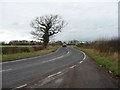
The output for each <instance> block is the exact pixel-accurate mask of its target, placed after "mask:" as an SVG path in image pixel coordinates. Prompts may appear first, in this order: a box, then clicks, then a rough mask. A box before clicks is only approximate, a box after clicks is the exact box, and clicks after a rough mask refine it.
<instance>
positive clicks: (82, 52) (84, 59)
mask: <svg viewBox="0 0 120 90" xmlns="http://www.w3.org/2000/svg"><path fill="white" fill-rule="evenodd" d="M81 52H82V53H83V55H84V58H83V60H85V59H86V54H85V53H84V52H83V51H81Z"/></svg>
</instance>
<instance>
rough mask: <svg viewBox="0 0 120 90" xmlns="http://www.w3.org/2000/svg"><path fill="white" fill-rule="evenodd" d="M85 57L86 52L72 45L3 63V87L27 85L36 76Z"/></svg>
mask: <svg viewBox="0 0 120 90" xmlns="http://www.w3.org/2000/svg"><path fill="white" fill-rule="evenodd" d="M83 59H84V54H83V53H82V52H79V51H77V50H75V49H74V48H72V47H60V48H59V49H58V50H57V51H56V52H53V53H50V54H47V55H42V56H37V57H32V58H26V59H22V60H16V61H10V62H5V63H2V71H1V72H2V88H15V87H18V86H21V85H25V84H26V83H27V82H29V81H31V80H33V79H34V78H36V77H39V76H41V75H44V74H46V73H49V72H51V71H54V70H57V69H59V68H62V67H65V66H66V67H67V66H68V65H70V64H72V63H75V62H78V61H80V60H83Z"/></svg>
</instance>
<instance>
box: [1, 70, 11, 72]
mask: <svg viewBox="0 0 120 90" xmlns="http://www.w3.org/2000/svg"><path fill="white" fill-rule="evenodd" d="M11 70H12V69H6V70H0V72H6V71H11Z"/></svg>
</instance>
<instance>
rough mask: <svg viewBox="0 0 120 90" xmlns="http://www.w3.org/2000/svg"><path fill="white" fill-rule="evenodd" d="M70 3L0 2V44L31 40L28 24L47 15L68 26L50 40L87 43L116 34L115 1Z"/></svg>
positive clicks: (94, 0) (116, 10) (116, 0)
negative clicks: (59, 17)
mask: <svg viewBox="0 0 120 90" xmlns="http://www.w3.org/2000/svg"><path fill="white" fill-rule="evenodd" d="M10 1H11V2H10ZM45 1H46V0H45ZM73 1H76V0H72V1H71V0H70V1H67V2H63V0H62V2H55V1H54V0H53V2H50V1H49V2H48V1H46V2H38V1H37V0H30V1H28V0H24V2H23V1H20V0H9V2H8V0H4V1H1V2H0V11H1V12H0V13H1V14H0V15H1V17H0V33H1V34H0V41H7V42H8V41H10V40H32V39H33V38H32V35H31V34H30V32H31V30H33V28H32V27H30V22H31V21H32V20H33V19H34V18H35V17H36V16H44V15H49V14H58V15H60V16H61V17H62V18H63V19H64V20H65V21H66V22H67V23H68V25H67V26H66V27H65V28H64V29H63V30H62V32H61V33H59V34H57V35H56V36H55V37H54V39H53V40H62V41H66V40H73V39H75V40H80V41H90V40H96V39H98V38H103V37H106V38H111V37H115V36H117V35H118V0H104V1H103V0H91V2H90V0H89V2H88V0H85V2H82V1H81V0H80V2H78V1H77V2H73ZM105 1H106V2H105Z"/></svg>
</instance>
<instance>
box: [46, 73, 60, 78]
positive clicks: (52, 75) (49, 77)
mask: <svg viewBox="0 0 120 90" xmlns="http://www.w3.org/2000/svg"><path fill="white" fill-rule="evenodd" d="M61 73H62V72H58V73H55V74H52V75H49V76H48V78H51V77H53V76H56V75H58V74H61Z"/></svg>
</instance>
